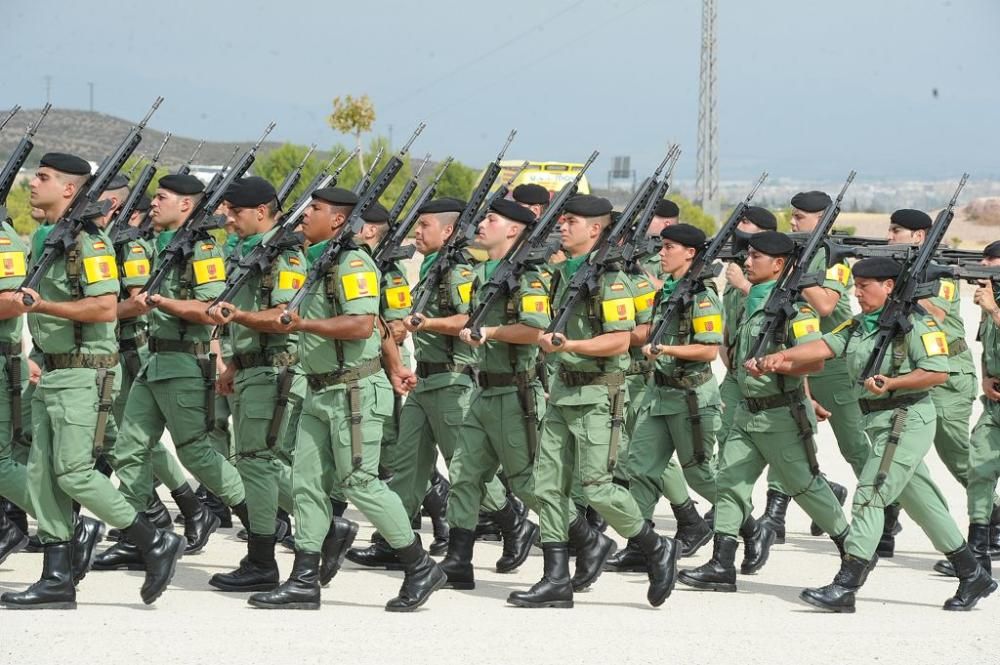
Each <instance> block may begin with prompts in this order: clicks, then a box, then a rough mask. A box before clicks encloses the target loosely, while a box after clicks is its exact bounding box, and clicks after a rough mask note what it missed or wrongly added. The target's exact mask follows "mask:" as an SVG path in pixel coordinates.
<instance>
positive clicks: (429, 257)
mask: <svg viewBox="0 0 1000 665" xmlns="http://www.w3.org/2000/svg"><path fill="white" fill-rule="evenodd" d="M437 255H438V253H437V252H431V253H430V254H425V255H424V260H423V262H422V263H421V264H420V279H421V280H422V279H423V278H424V277H427V273H428V272H430V269H431V266H432V265H434V261H435V260H436V259H437Z"/></svg>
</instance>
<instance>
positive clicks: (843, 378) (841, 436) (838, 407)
mask: <svg viewBox="0 0 1000 665" xmlns="http://www.w3.org/2000/svg"><path fill="white" fill-rule="evenodd" d="M809 391H810V392H811V393H812V396H813V399H815V400H816V401H817V402H818V403H819V404H821V405H823V407H824V408H826V409H827V410H828V411H829V412H830V417H829V419H828V420H827V422H828V423H830V427H831V428H832V429H833V435H834V436H835V437H837V446H838V447H839V448H840V454H841V455H843V457H844V460H845V461H846V462H847V463H848V464H850V465H851V469H853V470H854V476H855V477H859V476H860V475H861V470H862V469H863V468H864V467H865V463H866V462H867V461H868V456H869V455H870V454H871V448H870V447H869V445H868V440H867V439H866V438H865V436H864V433H863V430H862V424H861V422H862V419H863V418H864V416H863V414H862V413H861V407H860V406H858V400H857V399H856V398H855V395H854V386H853V385H851V379H850V377H849V376H848V375H847V361H846V360H845V359H843V358H834V359H831V360H827V361H826V363H825V364H824V366H823V371H822V372H820V373H819V374H810V375H809Z"/></svg>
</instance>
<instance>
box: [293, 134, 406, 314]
mask: <svg viewBox="0 0 1000 665" xmlns="http://www.w3.org/2000/svg"><path fill="white" fill-rule="evenodd" d="M424 126H425V125H424V123H420V124H419V125H418V126H417V129H416V131H414V132H413V135H412V136H411V137H410V140H409V141H407V142H406V144H405V145H403V147H402V148H400V150H399V152H398V153H396V154H395V155H393V156H392V157H390V158H389V161H388V162H386V165H385V166H384V167H383V168H382V170H381V171H380V172H379V174H378V177H376V178H375V180H373V181H372V184H371V186H370V187H368V188H367V189H365V191H364V193H363V194H362V195H361V198H360V200H358V203H357V205H355V206H354V208H353V209H352V210H351V214H350V215H348V217H347V219H346V220H345V221H344V223H343V225H342V226H341V228H340V232H339V233H338V234H337V235H336V237H334V238H333V239H332V240H330V242H329V243H328V244H327V246H326V247H325V248H324V249H323V253H322V254H320V255H319V256H318V257H316V260H315V261H313V264H312V265H311V266H310V267H309V272H308V274H307V275H306V279H305V282H303V284H302V286H301V287H300V288H299V290H298V291H296V293H295V295H294V296H292V299H291V300H290V301H289V302H288V304H287V305H285V312H284V313H283V314H282V315H281V319H280V320H281V323H283V324H284V325H286V326H287V325H288V324H289V323H291V322H292V314H294V313H295V312H298V311H299V308H300V307H301V306H302V303H303V301H304V300H305V299H306V297H307V296H308V295H309V291H310V290H312V288H313V286H314V285H315V284H316V283H317V282H322V281H323V280H324V279H325V278H326V274H327V273H328V272H329V271H330V268H331V267H333V265H334V264H335V263H336V262H337V259H338V258H339V256H340V253H341V252H342V251H343V250H345V249H349V248H351V247H353V246H354V235H355V234H356V233H357V232H358V231H360V230H361V227H362V226H364V223H365V222H364V219H363V218H362V215H364V213H365V211H366V210H368V208H370V207H371V205H372V204H373V203H375V202H377V201H378V199H379V197H380V196H382V194H384V193H385V190H386V189H387V188H388V187H389V184H390V183H392V181H393V179H394V178H395V177H396V176H397V175H398V174H399V171H400V169H402V168H403V157H404V156H406V152H407V151H408V150H409V149H410V145H411V144H412V143H413V142H414V141H415V140H416V139H417V137H418V136H420V132H422V131H423V130H424Z"/></svg>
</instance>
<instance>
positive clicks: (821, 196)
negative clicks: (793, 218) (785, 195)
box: [792, 191, 833, 212]
mask: <svg viewBox="0 0 1000 665" xmlns="http://www.w3.org/2000/svg"><path fill="white" fill-rule="evenodd" d="M831 203H833V200H832V199H831V198H830V195H829V194H827V193H826V192H817V191H812V192H799V193H798V194H796V195H795V196H793V197H792V207H793V208H798V209H799V210H803V211H805V212H819V211H820V210H826V209H827V208H828V207H829V206H830V204H831Z"/></svg>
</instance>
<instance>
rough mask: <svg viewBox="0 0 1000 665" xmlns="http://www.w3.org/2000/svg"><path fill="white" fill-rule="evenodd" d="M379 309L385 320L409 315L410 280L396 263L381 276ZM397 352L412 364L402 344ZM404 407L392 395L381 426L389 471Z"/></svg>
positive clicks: (383, 461)
mask: <svg viewBox="0 0 1000 665" xmlns="http://www.w3.org/2000/svg"><path fill="white" fill-rule="evenodd" d="M380 293H381V295H380V298H381V301H380V303H379V311H380V313H381V315H382V318H383V319H384V320H385V321H402V320H403V319H405V318H406V317H407V316H409V314H410V307H411V306H412V304H413V301H412V299H411V297H410V283H409V282H408V281H407V279H406V271H405V270H404V269H403V267H402V265H400V264H399V263H398V262H397V263H396V264H395V265H394V266H393V267H392V269H391V270H388V271H386V273H385V274H384V275H382V283H381V289H380ZM399 354H400V356H401V357H402V359H403V364H404V365H406V366H407V367H409V366H410V365H411V358H410V351H409V349H408V348H407V347H406V345H405V344H400V345H399ZM402 408H403V398H402V397H401V396H400V395H395V394H394V395H393V409H392V411H393V412H392V417H391V418H389V419H387V420H386V422H385V425H384V426H383V428H382V457H381V464H382V467H383V468H385V469H388V470H389V471H390V472H392V471H394V469H395V467H396V455H397V453H398V451H399V446H398V445H397V443H398V442H399V417H400V413H401V411H402Z"/></svg>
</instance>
